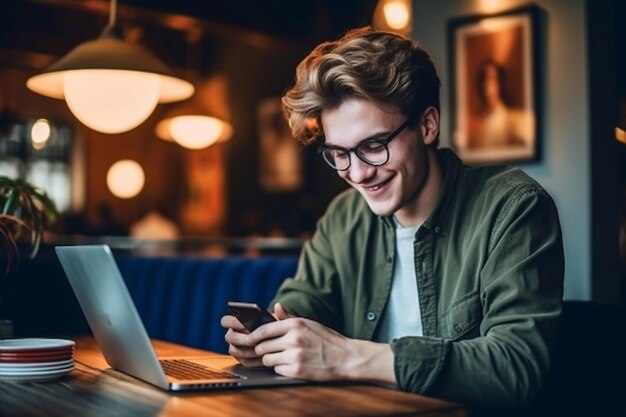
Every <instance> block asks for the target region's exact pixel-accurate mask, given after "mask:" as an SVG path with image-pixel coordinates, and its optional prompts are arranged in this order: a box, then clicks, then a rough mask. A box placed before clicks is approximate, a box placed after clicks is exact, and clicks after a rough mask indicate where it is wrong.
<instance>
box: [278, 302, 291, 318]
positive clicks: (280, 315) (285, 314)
mask: <svg viewBox="0 0 626 417" xmlns="http://www.w3.org/2000/svg"><path fill="white" fill-rule="evenodd" d="M274 317H276V319H278V320H284V319H288V318H290V317H295V316H294V315H293V314H289V313H288V312H287V310H285V307H283V305H282V304H281V303H276V304H274Z"/></svg>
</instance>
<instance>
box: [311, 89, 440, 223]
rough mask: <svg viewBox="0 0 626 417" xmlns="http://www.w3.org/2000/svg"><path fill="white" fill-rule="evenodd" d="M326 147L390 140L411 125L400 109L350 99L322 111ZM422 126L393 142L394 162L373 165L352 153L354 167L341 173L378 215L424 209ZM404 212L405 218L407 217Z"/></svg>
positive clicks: (391, 155) (425, 166)
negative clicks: (403, 126)
mask: <svg viewBox="0 0 626 417" xmlns="http://www.w3.org/2000/svg"><path fill="white" fill-rule="evenodd" d="M321 120H322V126H323V128H324V133H325V137H326V144H329V145H335V146H341V147H344V148H354V147H355V146H357V145H358V144H359V143H361V142H362V141H363V140H366V139H380V140H384V139H386V138H387V137H388V136H389V134H390V133H392V132H393V131H394V130H396V129H397V128H398V127H399V126H400V125H402V123H404V122H405V121H406V116H405V115H404V114H403V113H402V112H401V111H400V110H398V109H397V108H396V107H395V106H389V105H382V104H376V103H373V102H371V101H367V100H361V99H348V100H345V101H343V102H342V103H341V104H340V105H339V106H337V107H333V108H330V109H326V110H324V111H322V115H321ZM421 131H422V130H421V129H420V127H419V123H412V124H411V125H410V126H409V127H407V128H406V129H404V130H402V131H401V132H400V133H399V134H398V136H397V137H396V138H394V139H393V140H392V141H391V142H390V143H389V145H388V146H389V161H387V163H386V164H384V165H381V166H371V165H368V164H367V163H365V162H363V161H361V160H360V159H359V158H357V156H356V155H355V154H354V152H351V153H350V155H349V157H350V159H351V164H350V168H348V169H347V170H345V171H337V173H338V174H339V176H340V177H341V178H343V179H344V180H346V182H348V184H350V185H351V186H352V187H354V188H356V189H357V190H358V191H359V192H360V193H361V195H362V196H363V197H364V198H365V200H366V201H367V204H368V205H369V207H370V209H371V210H372V211H373V212H374V213H375V214H377V215H381V216H387V215H392V214H396V215H398V216H399V217H407V215H408V216H409V217H410V216H411V214H413V213H415V212H416V211H417V209H418V205H419V196H420V191H421V190H422V188H423V186H424V184H425V182H426V179H427V176H428V160H427V156H426V149H425V145H424V138H423V136H422V133H421ZM402 214H405V215H404V216H402Z"/></svg>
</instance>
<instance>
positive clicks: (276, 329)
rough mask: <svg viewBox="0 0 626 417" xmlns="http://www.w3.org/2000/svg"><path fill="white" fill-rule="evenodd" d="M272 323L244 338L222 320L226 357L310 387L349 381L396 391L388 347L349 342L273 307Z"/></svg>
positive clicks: (235, 325)
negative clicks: (313, 383)
mask: <svg viewBox="0 0 626 417" xmlns="http://www.w3.org/2000/svg"><path fill="white" fill-rule="evenodd" d="M274 316H275V317H276V318H277V319H278V320H279V321H277V322H272V323H267V324H264V325H263V326H261V327H259V328H258V329H256V330H255V331H254V332H252V333H249V332H248V331H247V330H246V329H245V328H244V327H243V326H242V325H241V323H239V320H237V319H236V318H235V317H233V316H224V317H223V318H222V326H224V327H226V328H228V332H227V333H226V341H227V342H228V343H229V345H230V347H229V350H228V353H229V354H231V355H233V356H234V357H235V358H237V360H239V362H241V364H242V365H244V366H267V367H271V368H274V371H275V372H276V373H278V374H280V375H284V376H288V377H292V378H299V379H307V380H312V381H336V380H354V381H369V382H375V383H380V384H385V385H388V386H393V387H395V386H396V379H395V372H394V368H393V352H392V351H391V347H390V346H389V345H388V344H383V343H374V342H368V341H364V340H357V339H350V338H347V337H345V336H343V335H341V334H339V333H337V332H336V331H334V330H332V329H329V328H328V327H326V326H324V325H322V324H320V323H317V322H314V321H312V320H307V319H303V318H299V317H294V316H291V315H289V314H288V313H287V312H286V311H285V309H284V308H283V307H282V305H281V304H279V303H277V304H276V305H275V306H274Z"/></svg>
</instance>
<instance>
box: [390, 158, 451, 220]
mask: <svg viewBox="0 0 626 417" xmlns="http://www.w3.org/2000/svg"><path fill="white" fill-rule="evenodd" d="M424 162H426V163H427V164H428V171H427V173H426V179H425V181H424V184H423V185H422V187H421V188H420V189H419V190H418V191H417V196H416V198H415V201H414V203H413V204H411V205H410V206H409V207H406V208H404V209H402V210H399V211H397V212H396V213H395V216H396V218H397V219H398V221H399V222H400V223H401V224H402V225H403V226H405V227H412V226H419V225H421V224H422V223H424V222H425V221H426V219H427V218H428V217H429V216H430V215H431V214H432V212H433V211H434V210H435V207H437V203H439V197H440V196H441V191H442V188H443V173H442V169H441V164H440V163H439V158H437V150H436V149H435V148H432V147H428V148H427V150H426V160H425V161H424Z"/></svg>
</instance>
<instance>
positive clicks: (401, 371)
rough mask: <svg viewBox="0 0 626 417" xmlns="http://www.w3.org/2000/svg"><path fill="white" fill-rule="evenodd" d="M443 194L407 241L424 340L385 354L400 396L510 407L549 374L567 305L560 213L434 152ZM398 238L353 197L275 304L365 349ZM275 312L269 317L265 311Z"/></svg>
mask: <svg viewBox="0 0 626 417" xmlns="http://www.w3.org/2000/svg"><path fill="white" fill-rule="evenodd" d="M438 156H439V159H440V162H441V166H442V169H443V171H444V181H443V192H442V196H441V199H440V201H439V202H438V205H437V207H436V209H435V211H434V212H433V213H432V215H431V216H430V217H429V218H428V219H427V220H426V222H424V224H423V225H422V226H421V227H420V228H419V229H418V231H417V233H416V234H415V243H414V247H415V271H416V274H417V280H418V281H417V285H418V290H419V303H420V311H421V315H422V326H423V334H424V335H423V336H420V337H416V336H409V337H402V338H399V339H395V340H393V341H392V342H391V347H392V350H393V352H394V368H395V375H396V379H397V383H398V386H399V388H400V389H402V390H405V391H409V392H413V393H418V394H428V395H432V396H437V397H441V398H446V399H449V400H453V401H458V402H461V403H465V404H469V405H472V406H489V407H500V406H517V405H522V404H526V403H528V402H529V401H530V399H531V398H532V397H533V396H534V395H535V394H536V393H537V391H538V390H539V388H540V387H541V384H542V381H543V380H544V379H545V377H546V373H547V372H548V369H549V367H550V362H551V351H552V348H553V346H554V345H555V342H556V340H555V339H556V335H557V331H558V324H559V317H560V313H561V299H562V293H563V269H564V265H563V264H564V261H563V244H562V239H561V230H560V225H559V219H558V214H557V210H556V207H555V205H554V202H553V201H552V199H551V198H550V196H549V195H548V194H547V193H546V191H544V190H543V189H542V188H541V186H539V185H538V184H537V183H536V182H535V181H534V180H532V179H531V178H529V177H528V176H527V175H526V174H524V173H523V172H522V171H520V170H518V169H514V168H511V167H501V166H500V167H496V166H490V167H474V168H469V167H466V166H464V165H463V164H462V162H461V161H460V160H459V158H458V157H457V156H456V155H455V154H454V153H453V152H452V151H450V150H439V151H438ZM394 244H395V226H394V223H393V221H392V219H391V218H390V217H380V216H376V215H374V214H373V213H372V212H371V210H370V209H369V208H368V206H367V204H366V202H365V200H364V199H363V198H362V197H361V196H360V195H359V194H358V193H357V192H356V191H355V190H348V191H346V192H344V193H342V194H341V195H339V196H338V197H337V198H336V199H335V200H334V201H333V202H332V203H331V205H330V206H329V209H328V211H327V213H326V214H325V215H324V216H323V217H322V218H321V220H320V221H319V223H318V227H317V231H316V233H315V234H314V236H313V237H312V239H311V240H310V241H308V242H307V243H306V244H305V246H304V248H303V251H302V254H301V257H300V261H299V265H298V270H297V273H296V276H295V277H294V278H290V279H287V280H286V281H285V282H284V284H283V285H282V286H281V288H280V289H279V290H278V293H277V295H276V297H275V299H274V301H273V303H274V302H277V301H280V302H281V303H283V304H284V306H285V307H286V309H287V310H288V311H290V312H292V313H294V314H296V315H299V316H302V317H307V318H310V319H313V320H316V321H319V322H321V323H323V324H325V325H327V326H329V327H331V328H334V329H336V330H337V331H339V332H341V333H342V334H344V335H346V336H348V337H351V338H357V339H364V340H373V339H374V338H375V333H376V330H377V325H378V323H379V320H380V317H381V315H382V314H383V312H384V310H385V304H386V303H387V300H388V298H389V292H390V288H391V281H392V277H393V270H394V265H393V264H394V254H395V249H394ZM273 303H272V305H273Z"/></svg>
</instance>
